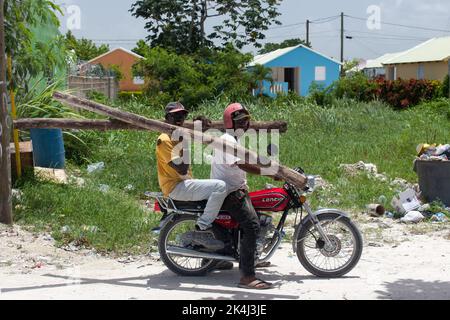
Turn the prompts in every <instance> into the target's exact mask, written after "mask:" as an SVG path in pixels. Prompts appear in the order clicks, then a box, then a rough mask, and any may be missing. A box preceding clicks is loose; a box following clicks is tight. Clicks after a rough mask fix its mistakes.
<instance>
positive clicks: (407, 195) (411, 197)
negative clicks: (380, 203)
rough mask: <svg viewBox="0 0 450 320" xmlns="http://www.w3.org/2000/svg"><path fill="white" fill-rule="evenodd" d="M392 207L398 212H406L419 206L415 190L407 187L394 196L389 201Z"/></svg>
mask: <svg viewBox="0 0 450 320" xmlns="http://www.w3.org/2000/svg"><path fill="white" fill-rule="evenodd" d="M391 205H392V207H394V208H395V210H396V211H397V212H399V213H407V212H409V211H413V210H416V209H418V208H419V207H420V202H419V200H418V199H417V195H416V192H415V191H414V190H413V189H407V190H405V191H404V192H402V193H400V194H399V195H397V196H395V197H394V198H393V199H392V202H391Z"/></svg>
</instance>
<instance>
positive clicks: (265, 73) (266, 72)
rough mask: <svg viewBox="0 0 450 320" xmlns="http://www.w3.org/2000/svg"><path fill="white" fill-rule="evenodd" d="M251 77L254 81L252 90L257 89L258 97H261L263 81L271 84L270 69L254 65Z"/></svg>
mask: <svg viewBox="0 0 450 320" xmlns="http://www.w3.org/2000/svg"><path fill="white" fill-rule="evenodd" d="M251 75H252V78H253V80H254V89H258V91H259V96H262V95H263V90H264V81H269V82H270V83H271V84H272V83H273V78H272V69H271V68H268V67H265V66H263V65H262V64H256V65H254V66H253V68H252V70H251Z"/></svg>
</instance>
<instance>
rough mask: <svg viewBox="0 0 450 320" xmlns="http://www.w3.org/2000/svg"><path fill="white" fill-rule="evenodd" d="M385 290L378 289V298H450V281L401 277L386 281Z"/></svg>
mask: <svg viewBox="0 0 450 320" xmlns="http://www.w3.org/2000/svg"><path fill="white" fill-rule="evenodd" d="M383 286H384V287H385V288H386V289H385V290H378V291H376V293H377V294H378V299H392V300H425V299H426V300H429V299H430V300H431V299H432V300H448V299H450V282H443V281H433V282H428V281H423V280H413V279H401V280H398V281H394V282H385V283H383Z"/></svg>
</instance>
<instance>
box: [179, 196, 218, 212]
mask: <svg viewBox="0 0 450 320" xmlns="http://www.w3.org/2000/svg"><path fill="white" fill-rule="evenodd" d="M172 201H173V203H174V204H175V206H176V207H177V209H178V210H183V211H188V212H203V210H205V207H206V203H207V202H208V200H202V201H177V200H173V199H172ZM224 212H225V211H224V209H220V213H224Z"/></svg>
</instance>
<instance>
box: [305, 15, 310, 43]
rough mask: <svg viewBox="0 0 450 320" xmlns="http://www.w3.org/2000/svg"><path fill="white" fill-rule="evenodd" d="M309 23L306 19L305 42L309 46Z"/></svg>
mask: <svg viewBox="0 0 450 320" xmlns="http://www.w3.org/2000/svg"><path fill="white" fill-rule="evenodd" d="M309 24H310V21H309V20H306V44H307V45H308V46H309Z"/></svg>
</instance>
